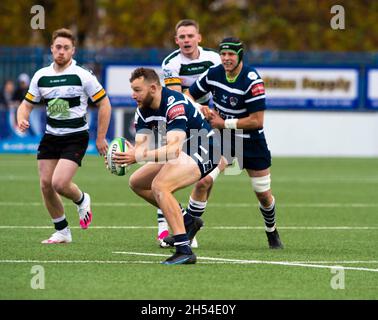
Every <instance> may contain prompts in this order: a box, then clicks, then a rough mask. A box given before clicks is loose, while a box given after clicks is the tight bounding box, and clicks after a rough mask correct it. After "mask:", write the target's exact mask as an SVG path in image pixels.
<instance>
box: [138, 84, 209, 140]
mask: <svg viewBox="0 0 378 320" xmlns="http://www.w3.org/2000/svg"><path fill="white" fill-rule="evenodd" d="M162 126H163V127H164V128H165V130H166V132H168V131H171V130H183V131H185V132H186V136H187V138H188V139H189V138H190V137H191V135H193V131H192V132H190V130H191V129H197V130H201V129H204V130H206V131H207V132H209V133H210V132H211V131H212V128H211V126H210V124H209V123H208V122H207V121H206V119H205V118H204V117H203V115H202V114H201V112H199V111H198V110H197V108H196V107H194V106H193V104H192V103H191V102H190V101H189V100H188V98H187V97H186V96H185V95H184V94H182V93H180V92H177V91H174V90H170V89H168V88H166V87H163V88H162V98H161V102H160V106H159V108H158V109H156V110H153V109H150V108H148V109H139V108H137V109H136V111H135V129H136V132H137V133H143V132H144V130H146V129H149V130H152V131H154V130H156V129H157V128H162ZM165 130H163V131H165ZM159 132H161V130H159Z"/></svg>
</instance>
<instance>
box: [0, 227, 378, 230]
mask: <svg viewBox="0 0 378 320" xmlns="http://www.w3.org/2000/svg"><path fill="white" fill-rule="evenodd" d="M51 228H52V226H0V229H51ZM204 228H205V229H211V230H265V227H253V226H213V227H211V226H206V227H204ZM70 229H81V227H79V226H70ZM90 229H99V230H101V229H110V230H111V229H116V230H117V229H120V230H122V229H126V230H127V229H156V226H91V227H90ZM279 229H280V230H281V229H282V230H378V227H364V226H356V227H349V226H286V227H285V226H280V228H279Z"/></svg>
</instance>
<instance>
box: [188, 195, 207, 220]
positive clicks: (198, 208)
mask: <svg viewBox="0 0 378 320" xmlns="http://www.w3.org/2000/svg"><path fill="white" fill-rule="evenodd" d="M206 205H207V201H197V200H193V199H192V197H190V198H189V203H188V207H187V208H186V212H187V213H189V214H191V215H192V216H195V217H201V216H202V215H203V213H204V212H205V209H206Z"/></svg>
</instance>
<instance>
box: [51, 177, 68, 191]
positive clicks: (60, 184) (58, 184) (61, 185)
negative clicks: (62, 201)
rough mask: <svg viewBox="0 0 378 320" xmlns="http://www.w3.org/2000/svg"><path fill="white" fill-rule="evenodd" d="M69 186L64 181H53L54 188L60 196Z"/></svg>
mask: <svg viewBox="0 0 378 320" xmlns="http://www.w3.org/2000/svg"><path fill="white" fill-rule="evenodd" d="M67 187H68V184H67V182H66V181H64V180H60V179H56V180H53V181H52V188H53V189H54V190H55V191H56V192H57V193H59V194H64V193H65V190H66V189H67Z"/></svg>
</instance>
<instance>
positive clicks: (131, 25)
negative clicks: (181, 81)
mask: <svg viewBox="0 0 378 320" xmlns="http://www.w3.org/2000/svg"><path fill="white" fill-rule="evenodd" d="M36 4H38V5H41V6H43V7H44V9H45V29H44V30H33V29H32V28H31V26H30V20H31V19H32V17H33V14H31V13H30V9H31V7H32V6H33V5H36ZM333 5H342V6H343V7H344V9H345V29H344V30H333V29H332V28H331V27H330V20H331V19H332V17H333V16H334V14H332V13H331V7H332V6H333ZM184 18H190V19H195V20H197V21H198V22H199V23H200V27H201V33H202V35H203V43H202V44H203V45H204V46H208V47H216V45H217V44H218V42H219V41H220V40H221V39H222V38H223V37H225V36H230V35H233V36H238V37H239V38H241V39H242V40H243V41H244V42H245V44H246V45H247V47H248V48H250V49H253V50H286V51H378V28H377V27H376V24H377V22H378V1H375V0H371V1H370V0H339V1H332V0H287V1H279V0H250V1H248V0H192V1H188V0H163V1H154V0H82V1H79V0H65V1H52V0H50V1H49V0H39V1H38V0H17V1H14V0H1V2H0V32H1V38H0V45H2V46H48V45H49V44H50V37H51V32H52V31H53V30H55V29H57V28H60V27H67V28H70V29H72V30H73V31H74V32H75V33H76V35H77V37H78V40H79V41H78V42H79V44H78V45H79V46H81V47H86V48H89V49H100V48H104V47H134V48H174V47H175V43H174V26H175V24H176V23H177V21H179V20H180V19H184Z"/></svg>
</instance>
